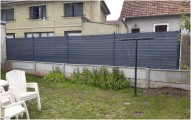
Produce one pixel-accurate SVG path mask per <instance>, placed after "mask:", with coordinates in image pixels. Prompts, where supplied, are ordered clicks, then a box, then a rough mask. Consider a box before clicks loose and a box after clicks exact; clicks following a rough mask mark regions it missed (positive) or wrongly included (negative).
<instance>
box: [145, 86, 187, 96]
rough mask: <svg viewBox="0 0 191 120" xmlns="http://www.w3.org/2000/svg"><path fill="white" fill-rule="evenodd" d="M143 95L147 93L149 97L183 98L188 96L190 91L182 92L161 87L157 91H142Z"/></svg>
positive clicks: (149, 89)
mask: <svg viewBox="0 0 191 120" xmlns="http://www.w3.org/2000/svg"><path fill="white" fill-rule="evenodd" d="M143 92H144V93H148V94H149V95H152V96H156V95H161V94H162V95H165V96H172V97H183V96H190V91H187V90H182V89H178V88H171V87H163V88H158V89H151V88H148V89H143Z"/></svg>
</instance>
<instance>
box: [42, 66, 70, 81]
mask: <svg viewBox="0 0 191 120" xmlns="http://www.w3.org/2000/svg"><path fill="white" fill-rule="evenodd" d="M52 69H53V70H52V71H50V72H48V73H47V74H46V75H45V76H44V79H45V80H47V81H51V82H64V81H65V80H66V79H65V76H64V74H63V73H62V72H61V71H60V70H59V68H58V67H55V68H54V67H53V68H52Z"/></svg>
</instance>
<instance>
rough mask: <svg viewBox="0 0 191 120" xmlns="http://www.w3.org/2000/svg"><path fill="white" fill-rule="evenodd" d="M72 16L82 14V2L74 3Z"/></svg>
mask: <svg viewBox="0 0 191 120" xmlns="http://www.w3.org/2000/svg"><path fill="white" fill-rule="evenodd" d="M74 16H83V3H75V4H74Z"/></svg>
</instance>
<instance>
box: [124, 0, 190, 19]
mask: <svg viewBox="0 0 191 120" xmlns="http://www.w3.org/2000/svg"><path fill="white" fill-rule="evenodd" d="M181 9H183V10H184V12H185V13H190V2H189V1H188V0H187V1H186V0H184V1H172V0H171V1H170V0H168V1H154V0H153V1H140V0H139V1H138V0H136V1H135V0H134V1H132V0H131V1H130V0H125V1H124V3H123V8H122V12H121V17H122V18H128V17H140V16H158V15H176V14H180V10H181Z"/></svg>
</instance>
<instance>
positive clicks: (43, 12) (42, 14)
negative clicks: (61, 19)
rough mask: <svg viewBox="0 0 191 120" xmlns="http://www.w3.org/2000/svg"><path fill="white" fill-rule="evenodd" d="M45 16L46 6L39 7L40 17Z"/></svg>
mask: <svg viewBox="0 0 191 120" xmlns="http://www.w3.org/2000/svg"><path fill="white" fill-rule="evenodd" d="M44 17H45V18H46V6H42V7H41V18H42V19H43V18H44Z"/></svg>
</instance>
